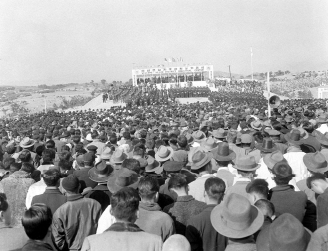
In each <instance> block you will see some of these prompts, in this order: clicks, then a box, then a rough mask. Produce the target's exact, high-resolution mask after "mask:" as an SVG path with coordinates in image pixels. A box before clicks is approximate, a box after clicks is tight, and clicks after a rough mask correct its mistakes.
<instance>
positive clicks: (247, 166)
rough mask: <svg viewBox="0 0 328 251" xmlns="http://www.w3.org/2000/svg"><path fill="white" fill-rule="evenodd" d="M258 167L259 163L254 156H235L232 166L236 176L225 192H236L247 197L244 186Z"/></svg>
mask: <svg viewBox="0 0 328 251" xmlns="http://www.w3.org/2000/svg"><path fill="white" fill-rule="evenodd" d="M259 167H260V165H259V164H257V163H256V162H255V158H254V156H249V155H246V156H243V157H239V158H237V159H236V161H235V165H234V168H235V169H237V173H238V176H237V177H236V178H235V179H234V184H233V185H232V186H231V187H229V188H228V189H227V192H226V194H227V195H229V194H231V193H236V194H240V195H242V196H244V197H246V198H247V197H248V195H247V192H246V186H247V184H248V183H250V182H251V180H252V179H253V176H254V174H255V171H256V170H257V169H258V168H259Z"/></svg>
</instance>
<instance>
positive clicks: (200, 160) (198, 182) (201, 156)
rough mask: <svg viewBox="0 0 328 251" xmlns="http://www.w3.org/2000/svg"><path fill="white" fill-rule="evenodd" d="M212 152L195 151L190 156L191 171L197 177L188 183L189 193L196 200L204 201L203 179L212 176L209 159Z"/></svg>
mask: <svg viewBox="0 0 328 251" xmlns="http://www.w3.org/2000/svg"><path fill="white" fill-rule="evenodd" d="M212 158H213V154H212V153H211V152H203V151H201V150H198V151H196V152H195V153H194V154H193V156H192V163H191V171H192V172H193V173H195V174H196V175H197V176H198V178H196V179H195V180H194V181H193V182H190V183H189V193H188V194H189V195H192V196H193V197H194V198H195V199H196V200H198V201H202V202H205V198H204V184H205V181H206V180H207V179H208V178H210V177H213V176H214V175H213V174H212V164H211V160H212Z"/></svg>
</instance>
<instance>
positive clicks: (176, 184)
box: [168, 173, 188, 189]
mask: <svg viewBox="0 0 328 251" xmlns="http://www.w3.org/2000/svg"><path fill="white" fill-rule="evenodd" d="M187 186H188V183H187V179H186V176H185V175H183V174H180V173H177V174H172V176H171V178H170V180H169V183H168V188H169V189H171V188H173V189H181V188H186V187H187Z"/></svg>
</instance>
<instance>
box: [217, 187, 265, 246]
mask: <svg viewBox="0 0 328 251" xmlns="http://www.w3.org/2000/svg"><path fill="white" fill-rule="evenodd" d="M237 217H238V221H236V218H237ZM263 222H264V217H263V214H262V213H261V211H260V210H259V209H258V208H256V207H255V206H253V205H251V203H250V202H249V200H248V199H247V198H245V197H244V196H242V195H240V194H235V193H231V194H229V195H228V196H227V198H226V199H225V200H224V201H223V202H222V203H220V204H219V205H217V206H216V207H215V208H214V209H213V210H212V212H211V223H212V225H213V227H214V229H215V230H216V231H217V232H218V233H219V234H221V235H223V236H225V237H227V238H229V241H228V245H227V247H226V249H225V250H226V251H234V250H243V251H253V250H256V244H255V241H254V238H253V234H254V233H256V232H257V231H258V230H259V229H260V228H261V227H262V225H263Z"/></svg>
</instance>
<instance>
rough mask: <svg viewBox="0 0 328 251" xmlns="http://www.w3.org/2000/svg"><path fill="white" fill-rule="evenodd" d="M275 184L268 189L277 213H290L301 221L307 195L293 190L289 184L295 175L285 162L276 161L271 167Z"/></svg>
mask: <svg viewBox="0 0 328 251" xmlns="http://www.w3.org/2000/svg"><path fill="white" fill-rule="evenodd" d="M272 173H273V180H274V182H275V183H276V186H275V187H273V188H272V189H270V195H269V197H270V201H271V202H272V203H273V205H274V207H275V209H276V212H277V213H278V214H283V213H290V214H292V215H294V216H295V217H296V218H297V219H298V220H299V221H301V222H302V220H303V218H304V214H305V209H306V205H307V196H306V194H305V193H304V192H302V191H295V190H294V187H293V186H290V185H289V182H290V180H291V179H292V178H293V177H294V176H295V175H294V174H293V171H292V169H291V167H290V166H289V165H288V163H286V162H278V163H277V164H275V165H274V167H273V169H272Z"/></svg>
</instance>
